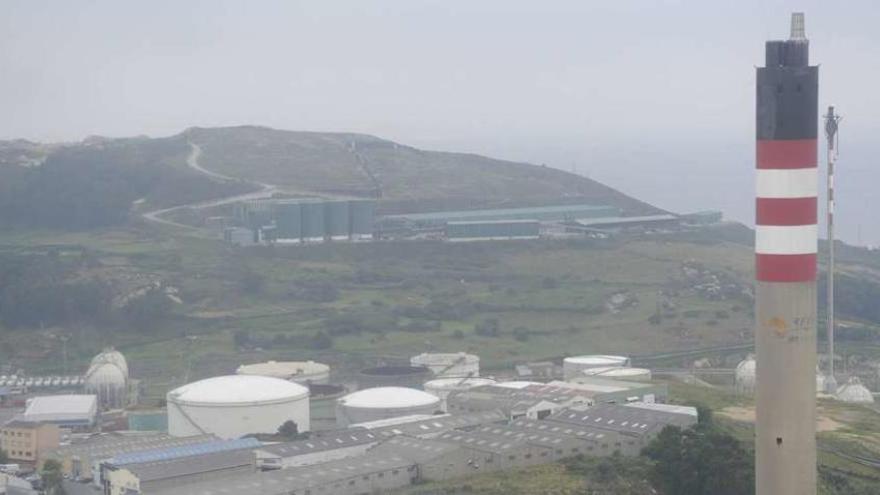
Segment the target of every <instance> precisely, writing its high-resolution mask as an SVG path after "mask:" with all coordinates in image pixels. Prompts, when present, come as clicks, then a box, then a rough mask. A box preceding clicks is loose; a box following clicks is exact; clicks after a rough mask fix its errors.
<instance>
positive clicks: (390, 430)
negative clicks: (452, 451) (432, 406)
mask: <svg viewBox="0 0 880 495" xmlns="http://www.w3.org/2000/svg"><path fill="white" fill-rule="evenodd" d="M506 420H507V416H506V415H505V414H504V413H502V412H501V411H498V410H492V411H482V412H475V413H466V414H439V415H430V416H429V415H414V416H405V417H399V418H393V419H388V420H381V421H372V422H369V423H359V424H357V425H353V426H352V429H354V430H357V429H365V430H369V431H370V432H372V433H376V434H377V435H380V436H382V437H385V438H390V437H393V436H396V435H407V436H410V437H416V438H435V437H436V436H437V435H439V434H440V433H443V432H444V431H450V430H468V429H471V428H473V427H475V426H479V425H487V424H496V423H505V422H506Z"/></svg>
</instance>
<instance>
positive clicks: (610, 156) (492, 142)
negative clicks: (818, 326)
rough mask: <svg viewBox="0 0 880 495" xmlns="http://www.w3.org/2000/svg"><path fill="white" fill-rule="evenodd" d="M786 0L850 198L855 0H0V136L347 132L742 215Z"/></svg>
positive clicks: (861, 182) (859, 86) (874, 36)
mask: <svg viewBox="0 0 880 495" xmlns="http://www.w3.org/2000/svg"><path fill="white" fill-rule="evenodd" d="M793 10H803V11H805V12H806V14H807V34H808V36H809V38H810V39H811V42H812V59H813V61H815V62H818V63H821V65H822V70H821V76H820V77H821V88H822V89H821V95H820V102H821V105H822V106H823V107H824V106H825V105H827V104H828V103H829V102H831V101H832V100H833V102H834V103H836V104H837V105H838V106H839V108H840V110H841V112H842V113H843V114H844V115H845V121H844V124H843V127H842V131H841V134H842V137H843V139H844V141H843V144H844V145H845V146H844V147H843V152H844V155H843V156H842V160H841V169H842V171H841V178H840V180H841V186H840V187H841V189H846V188H847V187H852V188H853V191H855V192H853V193H852V196H853V198H852V199H853V201H851V203H857V202H862V203H859V209H860V208H862V207H863V206H864V204H865V203H864V201H868V200H869V199H870V192H869V190H868V187H867V185H866V180H867V178H868V177H869V176H870V177H873V180H874V181H880V174H878V172H877V171H876V167H875V166H874V164H873V163H869V162H868V161H867V160H868V158H869V157H871V156H873V155H874V154H876V152H877V151H880V150H878V147H880V144H877V143H874V142H873V140H871V139H870V136H872V135H873V134H874V133H876V132H877V131H878V127H880V126H878V123H877V119H876V118H875V116H877V115H880V97H878V91H880V89H878V88H880V54H878V50H877V48H878V46H880V32H878V26H880V6H878V5H877V4H876V3H875V2H871V1H847V2H829V1H827V0H825V1H805V2H773V1H758V0H754V1H737V2H728V1H717V2H715V1H707V0H702V1H677V2H676V1H667V2H661V1H642V2H635V1H632V2H627V1H597V2H590V1H585V0H579V1H538V0H535V1H530V2H520V1H512V0H497V1H492V0H480V1H477V0H461V1H452V0H446V1H418V0H399V1H396V0H395V1H392V0H387V1H368V0H352V1H341V0H340V1H333V0H318V1H308V2H301V1H291V0H288V1H259V0H248V1H244V0H240V1H221V0H204V1H185V0H169V1H165V0H150V1H146V0H143V1H139V2H135V1H125V2H120V1H118V0H112V1H66V0H65V1H61V0H59V1H39V0H0V109H2V112H3V118H2V119H0V139H4V138H17V137H24V138H30V139H35V140H78V139H81V138H83V137H84V136H87V135H90V134H101V135H110V136H125V135H134V134H149V135H167V134H174V133H177V132H179V131H180V130H182V129H184V128H186V127H189V126H194V125H199V126H219V125H238V124H261V125H268V126H273V127H279V128H287V129H300V130H328V131H358V132H365V133H370V134H375V135H379V136H381V137H385V138H389V139H393V140H396V141H400V142H404V143H407V144H412V145H415V146H420V147H426V148H434V149H447V150H462V151H474V152H480V153H484V154H490V155H493V156H498V157H502V158H510V159H516V160H525V161H532V162H538V163H547V164H548V165H552V166H556V167H561V168H565V169H571V168H574V169H575V170H577V171H578V172H580V173H583V174H587V175H590V176H591V177H593V178H596V179H599V180H603V181H606V182H608V183H610V184H611V185H614V186H617V187H620V188H621V189H623V190H624V191H627V192H631V193H633V194H636V195H640V196H641V197H643V198H645V199H648V200H650V201H654V202H655V203H657V204H658V205H659V206H662V207H667V208H671V209H675V210H679V211H681V210H688V209H690V210H693V209H700V208H720V209H724V210H725V211H726V212H727V213H729V214H730V215H732V216H733V217H734V218H740V219H743V220H748V218H749V216H750V215H751V213H750V211H751V210H750V208H751V207H750V206H749V203H748V202H744V201H743V196H744V195H745V196H748V195H749V194H750V193H751V191H752V180H753V178H752V177H753V176H752V175H751V169H752V168H753V136H754V131H753V128H754V123H753V122H754V69H753V67H754V66H755V65H758V64H760V63H761V62H762V57H763V41H764V40H765V39H768V38H784V37H787V32H788V16H789V13H790V12H791V11H793ZM848 143H849V144H848ZM850 145H851V147H850ZM848 153H849V154H848ZM847 160H849V162H847ZM846 168H849V169H850V170H852V171H853V172H852V174H851V183H850V184H849V185H847V182H846V180H847V179H846V178H845V177H844V174H843V171H844V170H846ZM859 173H862V174H869V175H861V176H859V175H858V174H859ZM870 174H873V175H870ZM683 186H684V187H685V190H686V194H685V193H684V192H683V191H682V187H683ZM860 194H861V196H859V195H860ZM865 194H867V195H868V196H864V195H865ZM850 207H851V208H853V211H852V213H853V214H852V215H850V216H851V217H852V221H850V222H849V223H847V222H845V221H844V220H841V223H842V224H843V229H842V230H844V233H845V235H847V236H848V238H850V239H851V240H855V236H857V229H858V226H859V225H862V227H863V229H862V230H863V234H864V232H868V231H877V234H876V235H875V236H874V237H871V235H866V238H868V239H874V241H873V242H880V226H878V225H877V223H878V222H876V219H874V218H870V217H868V218H865V219H860V220H858V221H856V220H855V218H856V217H857V216H858V210H857V208H855V206H854V205H850ZM841 208H842V211H841V215H844V214H845V213H846V211H847V210H846V208H847V207H846V206H845V202H844V204H842V205H841ZM872 221H873V222H874V224H873V225H871V222H872Z"/></svg>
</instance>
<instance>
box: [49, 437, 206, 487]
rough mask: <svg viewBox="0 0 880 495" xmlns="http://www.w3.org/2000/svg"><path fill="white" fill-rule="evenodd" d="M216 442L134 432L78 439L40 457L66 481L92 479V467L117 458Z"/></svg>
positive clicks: (203, 438)
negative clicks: (58, 467)
mask: <svg viewBox="0 0 880 495" xmlns="http://www.w3.org/2000/svg"><path fill="white" fill-rule="evenodd" d="M212 440H217V437H215V436H213V435H198V436H192V437H180V438H175V437H171V436H168V435H165V434H157V433H137V434H119V433H106V434H95V435H92V436H90V437H88V438H85V439H77V440H74V441H72V442H71V443H70V444H67V445H62V446H60V447H58V448H57V449H54V450H50V451H48V452H46V453H45V454H43V455H41V456H40V459H39V464H40V466H42V464H43V463H45V462H46V461H47V460H49V459H53V460H55V461H58V463H59V464H61V472H62V474H64V476H65V477H66V478H67V479H72V480H92V479H93V477H94V476H95V474H96V473H93V467H94V466H100V463H101V462H103V461H106V460H108V459H111V458H113V457H115V456H117V455H120V454H124V453H128V452H138V451H145V450H157V449H164V448H171V447H180V446H186V445H196V444H202V443H205V442H209V441H212Z"/></svg>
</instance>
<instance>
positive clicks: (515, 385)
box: [495, 380, 543, 390]
mask: <svg viewBox="0 0 880 495" xmlns="http://www.w3.org/2000/svg"><path fill="white" fill-rule="evenodd" d="M529 385H543V384H542V383H541V382H530V381H525V380H512V381H509V382H498V383H496V384H495V386H496V387H502V388H512V389H516V390H522V389H524V388H526V387H528V386H529Z"/></svg>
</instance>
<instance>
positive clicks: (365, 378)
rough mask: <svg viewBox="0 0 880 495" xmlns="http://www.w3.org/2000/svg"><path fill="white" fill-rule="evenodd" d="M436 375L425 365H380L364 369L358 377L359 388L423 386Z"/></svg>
mask: <svg viewBox="0 0 880 495" xmlns="http://www.w3.org/2000/svg"><path fill="white" fill-rule="evenodd" d="M433 377H434V374H433V373H431V370H430V369H428V368H426V367H424V366H378V367H376V368H367V369H365V370H362V371H361V372H360V374H358V377H357V384H358V388H360V389H363V388H373V387H409V388H422V384H423V383H425V382H426V381H428V380H430V379H431V378H433Z"/></svg>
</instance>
